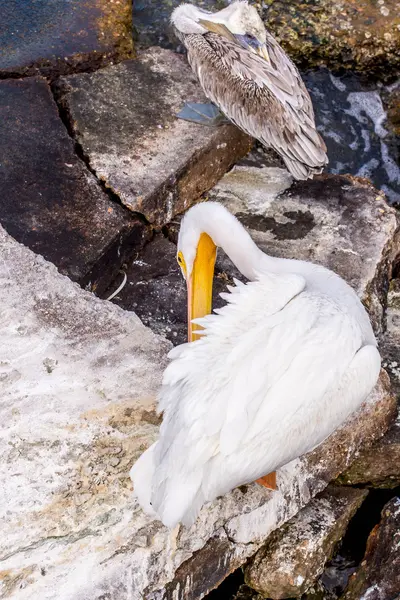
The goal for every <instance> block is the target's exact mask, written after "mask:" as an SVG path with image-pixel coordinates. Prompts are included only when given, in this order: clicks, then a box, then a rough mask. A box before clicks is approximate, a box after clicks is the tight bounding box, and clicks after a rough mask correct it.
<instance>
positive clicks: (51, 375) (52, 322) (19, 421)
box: [0, 184, 395, 600]
mask: <svg viewBox="0 0 400 600" xmlns="http://www.w3.org/2000/svg"><path fill="white" fill-rule="evenodd" d="M349 185H350V184H349ZM350 187H351V186H350ZM377 203H378V206H379V205H380V201H377ZM390 215H391V211H389V212H388V213H387V214H386V215H385V216H384V217H383V218H384V219H386V220H384V221H383V222H384V223H386V228H387V229H389V222H390ZM381 226H382V228H383V225H382V224H381V225H379V222H378V224H376V228H377V230H378V231H379V229H380V227H381ZM381 242H382V240H381ZM386 244H387V242H385V243H384V244H383V246H385V247H386ZM381 250H382V247H381ZM387 252H389V250H387ZM0 255H1V256H2V261H1V262H0V280H1V285H0V305H1V306H2V315H1V336H0V353H1V356H0V368H1V371H2V373H1V377H0V385H1V388H2V394H1V400H2V404H1V408H0V410H1V417H0V423H1V427H2V434H1V436H0V444H1V446H0V456H1V461H0V469H1V473H0V476H1V481H2V486H1V492H0V519H1V525H0V529H1V532H2V535H1V540H0V553H1V554H0V565H1V567H0V569H1V572H0V585H1V586H2V587H0V594H2V596H3V597H10V596H12V598H15V599H16V600H55V598H57V600H100V599H101V600H104V599H105V598H106V599H107V600H125V599H126V600H128V599H129V600H143V598H146V600H161V599H164V600H167V599H168V600H197V599H199V598H201V597H202V596H203V595H204V594H205V593H206V592H207V591H209V589H211V588H212V587H214V586H216V585H218V583H219V582H220V581H222V580H223V579H224V578H225V577H226V576H227V574H228V573H230V572H231V571H233V570H235V569H236V568H237V567H238V566H240V565H241V564H243V562H244V561H245V560H246V559H247V558H249V557H250V556H252V555H253V554H254V553H255V552H256V551H257V550H258V549H259V547H260V546H261V545H262V544H263V543H264V542H265V540H266V538H267V537H268V535H269V534H270V533H271V532H272V531H273V530H274V529H276V528H277V527H279V526H280V525H282V524H283V523H284V522H286V521H287V520H288V519H290V518H291V517H293V516H294V514H296V513H297V512H298V510H299V509H300V508H302V507H303V506H304V505H305V504H307V503H308V502H309V500H310V499H311V497H312V496H315V495H316V494H317V493H319V492H321V491H322V490H323V489H324V488H325V487H326V485H327V483H328V482H329V481H330V480H332V479H333V478H335V477H337V476H338V474H339V473H340V472H342V471H343V470H344V469H345V468H346V467H347V466H348V465H349V464H350V463H351V461H352V460H353V458H354V454H355V453H356V452H357V451H358V449H359V448H360V447H361V446H363V447H367V446H369V445H370V444H371V443H372V442H373V441H374V440H375V439H376V438H378V437H380V436H381V435H382V434H383V433H384V431H385V430H386V429H387V426H388V424H389V422H390V421H391V419H392V417H393V412H394V409H395V402H394V399H393V397H392V395H391V393H390V390H389V384H388V378H387V376H386V375H385V373H384V372H382V375H381V378H380V381H379V383H378V385H377V387H376V389H375V390H374V391H373V393H372V394H371V395H370V397H369V398H368V399H367V401H366V402H365V404H364V406H363V407H362V408H361V409H360V411H359V412H358V413H357V414H355V415H353V416H352V418H351V419H349V421H348V422H347V423H346V424H345V426H344V427H343V428H342V429H340V430H338V431H337V432H336V433H335V434H334V435H333V436H331V438H329V439H328V440H327V441H326V442H325V443H324V444H323V445H322V446H321V447H319V448H318V449H316V450H315V451H314V452H312V453H310V454H309V455H307V456H305V457H303V458H302V459H299V460H296V461H293V462H292V463H291V464H290V465H287V466H286V467H285V468H283V469H281V470H280V471H279V473H278V485H279V491H277V492H270V491H268V490H266V489H264V488H261V487H260V486H258V485H256V484H253V485H249V486H242V487H241V488H239V489H236V490H234V491H233V492H231V493H230V494H227V495H226V496H225V497H223V498H219V499H217V500H216V501H215V502H214V503H212V504H211V505H208V506H205V507H204V508H203V510H202V511H201V514H200V516H199V519H198V520H197V522H196V523H195V525H194V526H193V527H192V528H190V529H184V528H181V530H180V531H179V534H178V536H177V538H176V539H172V537H171V535H170V533H169V532H168V531H167V530H166V529H165V528H164V527H163V526H162V525H161V524H160V523H159V522H157V521H153V520H152V519H150V518H149V517H146V516H145V515H144V514H143V513H142V512H141V510H140V509H139V507H138V505H137V503H136V502H135V501H134V500H133V498H132V495H131V487H130V481H129V478H128V470H129V468H130V466H131V464H132V463H133V461H134V460H135V459H136V458H137V457H138V455H139V454H140V453H141V452H142V451H143V450H144V449H145V447H147V446H148V445H149V444H150V443H152V441H153V440H154V439H155V437H156V436H157V429H158V423H159V419H158V417H157V416H156V415H155V412H154V401H155V393H156V390H157V388H158V385H159V382H160V376H161V371H162V369H163V367H164V365H165V354H166V351H167V349H168V348H169V347H170V346H169V344H168V342H166V341H165V340H162V339H160V338H158V337H156V336H154V335H153V334H151V333H150V331H149V330H148V329H146V328H145V327H144V326H143V325H142V324H141V323H140V321H139V320H138V319H137V317H136V316H135V315H132V314H130V313H126V312H124V311H121V310H120V309H119V308H117V307H115V306H113V305H112V304H111V303H105V302H102V301H101V300H99V299H96V298H95V297H94V296H93V295H92V294H89V293H87V292H85V291H83V290H81V289H79V288H78V287H77V286H76V285H74V284H73V283H72V282H71V281H70V280H68V279H67V278H65V277H62V276H61V275H59V274H58V273H57V271H56V269H55V267H54V266H53V265H50V264H48V263H46V262H45V261H44V259H43V258H41V257H38V256H35V255H33V253H32V252H31V251H30V250H28V249H27V248H25V247H23V246H21V245H19V244H17V243H16V242H15V241H14V240H12V239H11V238H10V237H9V236H8V235H7V234H6V233H5V232H4V231H0ZM89 573H90V577H89V576H88V574H89Z"/></svg>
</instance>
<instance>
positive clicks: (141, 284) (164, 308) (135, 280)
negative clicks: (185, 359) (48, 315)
mask: <svg viewBox="0 0 400 600" xmlns="http://www.w3.org/2000/svg"><path fill="white" fill-rule="evenodd" d="M219 263H220V261H219V259H218V260H217V265H216V271H215V280H214V286H213V306H214V307H219V306H223V304H225V302H224V300H222V298H220V296H219V294H220V293H221V292H223V291H226V285H227V283H231V284H233V280H232V278H231V276H232V270H231V271H230V273H229V275H227V274H226V273H225V272H224V271H223V270H221V268H220V264H219ZM126 274H127V278H128V279H127V284H126V285H125V287H124V288H123V290H122V291H121V292H120V293H119V294H118V295H117V297H115V299H113V302H115V303H116V304H118V305H119V306H121V307H122V308H125V309H126V310H133V311H134V312H135V313H136V314H137V315H138V317H140V319H141V320H142V322H143V323H144V324H145V325H148V326H149V327H151V329H152V330H153V331H154V332H155V333H159V334H161V335H164V336H165V337H167V338H168V339H169V340H170V341H172V343H173V344H175V345H176V344H183V343H184V342H186V341H187V300H186V284H185V281H184V279H183V277H182V273H181V270H180V268H179V266H178V263H177V262H176V246H175V244H174V243H172V242H171V241H170V240H169V239H167V238H166V237H164V236H163V235H162V234H156V235H155V236H154V237H153V239H152V240H151V241H150V242H149V243H147V244H146V246H145V247H144V249H143V250H142V252H140V254H139V255H138V256H137V258H136V259H135V260H134V261H133V262H132V263H131V264H130V265H129V266H128V268H127V270H126ZM234 275H236V276H239V275H240V274H239V272H234ZM119 277H120V276H119ZM119 282H120V279H117V280H116V281H115V282H114V283H113V285H112V286H110V288H109V289H108V290H106V291H105V292H104V294H103V297H104V298H107V297H108V296H109V295H110V294H111V293H112V292H113V290H114V289H116V288H117V286H118V285H119Z"/></svg>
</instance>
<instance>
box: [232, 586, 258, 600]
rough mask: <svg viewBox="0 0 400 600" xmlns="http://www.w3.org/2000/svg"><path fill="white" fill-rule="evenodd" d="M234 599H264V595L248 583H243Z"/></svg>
mask: <svg viewBox="0 0 400 600" xmlns="http://www.w3.org/2000/svg"><path fill="white" fill-rule="evenodd" d="M233 600H264V596H261V594H259V593H258V592H256V591H255V590H252V589H251V587H249V586H248V585H245V584H243V585H241V586H240V587H239V589H238V591H237V594H235V596H234V597H233Z"/></svg>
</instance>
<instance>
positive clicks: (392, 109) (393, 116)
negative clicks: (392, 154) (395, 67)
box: [386, 85, 400, 136]
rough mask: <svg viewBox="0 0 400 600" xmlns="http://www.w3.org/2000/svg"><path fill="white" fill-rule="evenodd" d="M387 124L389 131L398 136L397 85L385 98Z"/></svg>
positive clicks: (399, 97)
mask: <svg viewBox="0 0 400 600" xmlns="http://www.w3.org/2000/svg"><path fill="white" fill-rule="evenodd" d="M386 108H387V123H388V126H389V128H390V129H391V131H393V133H395V134H396V135H398V136H400V89H399V85H397V87H396V88H395V89H394V90H393V91H392V93H391V94H390V95H389V97H388V98H387V106H386Z"/></svg>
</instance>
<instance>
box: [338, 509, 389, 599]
mask: <svg viewBox="0 0 400 600" xmlns="http://www.w3.org/2000/svg"><path fill="white" fill-rule="evenodd" d="M399 546H400V498H393V500H391V501H390V502H388V503H387V504H386V505H385V506H384V508H383V510H382V520H381V522H380V524H379V525H377V526H376V527H374V529H373V530H372V532H371V534H370V536H369V538H368V542H367V549H366V552H365V556H364V559H363V561H362V563H361V566H360V568H359V569H358V571H357V572H356V573H355V574H354V575H353V576H352V577H351V578H350V582H349V586H348V589H347V591H346V593H345V594H344V595H343V596H342V600H360V599H361V598H363V599H364V600H367V599H368V600H396V599H397V598H399V594H400V552H399Z"/></svg>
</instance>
